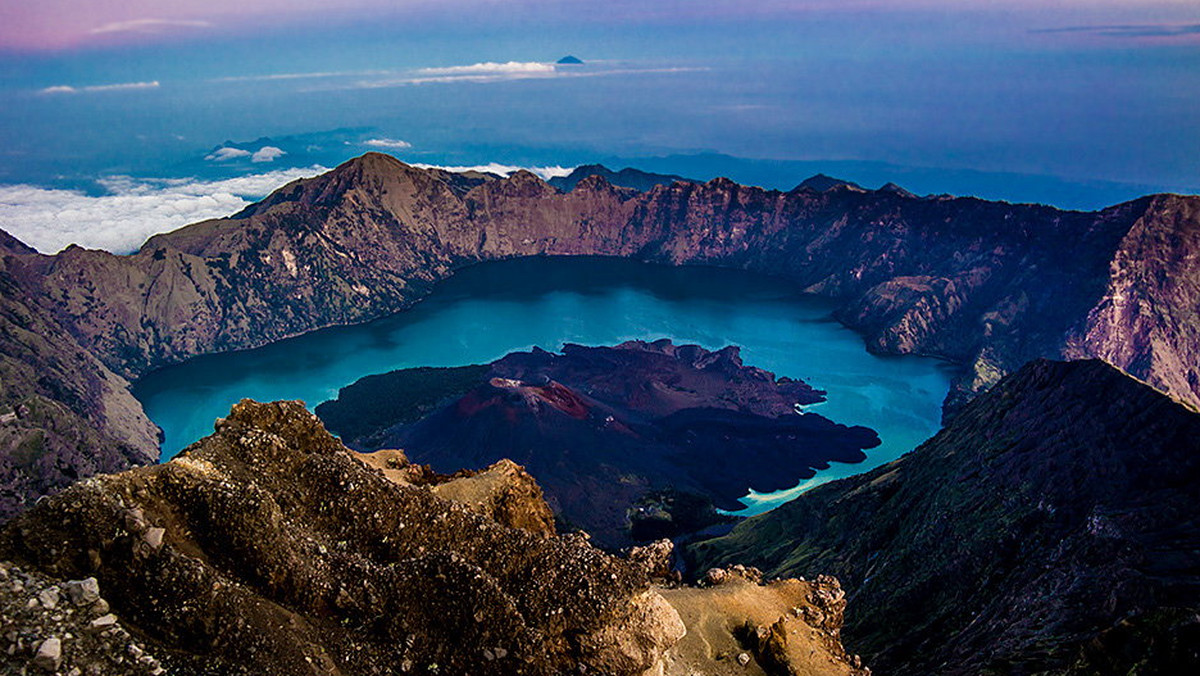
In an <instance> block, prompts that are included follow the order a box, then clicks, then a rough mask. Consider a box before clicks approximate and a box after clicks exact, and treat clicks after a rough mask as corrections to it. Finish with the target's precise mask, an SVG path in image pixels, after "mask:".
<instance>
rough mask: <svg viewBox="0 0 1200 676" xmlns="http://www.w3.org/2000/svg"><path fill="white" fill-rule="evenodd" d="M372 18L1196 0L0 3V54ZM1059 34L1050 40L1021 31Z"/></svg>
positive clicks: (970, 17) (1121, 15)
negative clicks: (267, 26) (266, 26)
mask: <svg viewBox="0 0 1200 676" xmlns="http://www.w3.org/2000/svg"><path fill="white" fill-rule="evenodd" d="M381 13H383V14H386V15H387V16H389V17H395V18H399V19H405V20H409V21H414V22H417V23H418V24H419V22H420V20H421V19H422V18H426V17H436V18H441V19H443V20H444V19H447V18H465V19H464V20H466V21H477V22H483V23H486V22H487V21H489V20H492V19H498V20H502V19H504V18H505V17H510V18H511V17H514V16H516V17H529V18H535V19H537V20H540V21H550V22H556V23H580V24H581V23H616V24H629V23H645V22H652V23H688V22H693V21H717V20H743V19H746V18H752V17H759V18H761V17H764V16H766V17H771V18H774V19H776V20H780V21H792V22H805V21H809V20H812V19H813V18H815V17H820V16H822V15H829V14H839V15H842V16H845V15H847V14H851V15H853V14H860V15H862V17H863V18H864V20H866V21H872V20H882V19H884V18H885V17H888V16H894V15H897V14H902V15H903V14H911V15H922V14H925V15H931V16H936V17H938V18H939V19H945V18H946V17H957V18H958V19H959V20H960V25H961V30H962V32H963V34H964V36H965V37H967V38H968V39H969V38H970V37H972V36H986V35H989V34H991V35H995V34H996V33H997V32H998V31H999V32H1006V30H1005V29H1016V30H1017V31H1019V32H1020V33H1022V34H1024V35H1026V36H1027V37H1026V39H1029V40H1030V41H1031V42H1033V41H1039V40H1040V42H1041V43H1044V42H1045V41H1046V40H1045V37H1046V36H1047V35H1049V36H1052V37H1053V39H1054V40H1055V41H1067V42H1076V43H1077V42H1080V41H1088V40H1091V41H1096V42H1098V43H1101V44H1103V43H1105V42H1108V43H1111V42H1112V41H1113V40H1114V39H1118V40H1120V41H1122V42H1125V43H1136V42H1152V43H1163V42H1190V43H1193V44H1196V43H1200V3H1197V2H1196V0H1057V1H1056V0H1036V1H1035V0H890V1H888V0H757V1H749V2H747V1H745V0H742V1H738V0H657V1H656V2H644V1H642V0H609V1H608V2H604V3H597V2H595V1H594V0H400V1H397V0H253V1H248V0H170V1H164V0H37V1H36V2H35V1H30V0H0V49H3V50H6V51H18V52H20V51H33V52H36V51H46V50H62V49H71V48H79V47H103V46H109V45H121V44H127V43H145V42H155V41H179V40H204V39H205V38H207V37H213V36H221V35H226V34H228V33H231V32H233V33H237V32H244V31H247V30H251V29H253V27H255V26H261V25H262V24H263V23H264V22H270V23H271V24H274V25H297V26H313V25H320V24H321V23H323V22H328V21H354V20H355V19H357V18H361V17H368V16H374V17H378V16H379V15H380V14H381ZM1055 29H1067V30H1063V31H1062V32H1056V33H1037V32H1030V31H1037V30H1055Z"/></svg>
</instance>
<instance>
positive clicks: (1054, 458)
mask: <svg viewBox="0 0 1200 676" xmlns="http://www.w3.org/2000/svg"><path fill="white" fill-rule="evenodd" d="M1197 481H1200V414H1197V413H1195V412H1193V411H1190V410H1188V409H1187V408H1186V407H1184V406H1181V405H1180V404H1178V403H1177V402H1174V401H1172V400H1170V399H1169V398H1167V397H1165V396H1163V395H1161V394H1159V393H1158V392H1155V391H1154V390H1152V389H1151V388H1149V387H1147V386H1145V385H1143V384H1141V383H1138V382H1136V381H1134V380H1133V379H1131V378H1129V377H1128V376H1125V375H1123V374H1121V373H1120V372H1119V371H1117V370H1116V369H1114V368H1112V367H1110V366H1108V365H1106V364H1103V363H1102V362H1099V361H1087V362H1073V363H1056V362H1045V361H1039V362H1034V363H1031V364H1030V365H1028V366H1026V367H1024V368H1023V369H1021V370H1020V371H1019V372H1018V373H1016V374H1014V375H1012V376H1009V377H1008V378H1006V379H1004V380H1003V381H1001V382H1000V384H998V385H997V386H996V387H994V388H993V389H992V390H991V391H989V392H988V393H987V394H984V395H981V396H980V397H978V398H977V399H975V400H974V401H973V402H971V403H970V404H968V405H967V406H966V407H965V408H964V409H963V411H962V412H961V413H960V414H959V415H958V416H956V417H955V418H954V419H953V420H952V421H951V422H950V423H949V424H948V426H947V427H946V428H945V429H944V430H942V431H941V432H939V433H938V434H937V435H936V436H935V437H933V438H932V439H931V440H929V441H928V442H926V443H925V444H923V445H922V446H921V447H920V448H918V449H917V450H916V451H914V452H913V453H910V454H909V455H907V456H905V457H903V458H901V459H900V460H897V461H896V462H893V463H891V464H889V465H886V466H884V467H881V468H879V469H877V470H874V471H872V472H870V473H868V474H866V475H863V476H860V477H854V478H851V479H846V480H843V481H838V482H835V483H832V484H829V485H826V486H822V487H820V488H817V489H814V490H813V491H810V492H808V493H806V494H804V495H802V496H801V497H799V498H798V499H796V500H795V501H793V502H791V503H788V504H786V505H784V506H782V507H779V508H778V509H776V510H774V511H773V512H770V513H768V514H765V515H763V516H761V517H756V518H754V519H751V520H748V521H746V522H745V523H743V524H740V525H739V526H738V527H736V528H735V529H734V530H733V532H732V533H730V534H729V535H728V536H726V537H723V538H717V539H715V540H711V541H708V542H705V543H701V544H698V545H696V546H694V547H692V548H691V550H690V555H691V556H692V557H693V558H694V560H695V561H696V562H697V563H698V564H699V565H700V566H701V567H704V566H708V565H719V564H721V563H722V562H725V561H744V562H746V563H748V564H754V565H757V566H760V567H762V568H763V569H764V570H766V571H767V572H768V573H770V574H777V575H798V574H808V575H812V574H813V573H815V572H828V573H831V574H834V575H837V576H838V577H839V578H840V579H841V580H842V582H843V584H844V585H845V588H846V589H847V592H848V598H849V599H850V604H851V605H850V610H849V612H848V615H847V625H846V632H845V634H846V640H847V642H848V643H849V644H850V645H852V646H854V647H855V648H856V649H857V650H860V651H862V652H863V654H864V655H865V656H866V657H867V659H868V662H869V663H870V664H871V665H872V666H873V667H876V668H877V669H879V670H880V671H881V672H886V673H895V674H928V673H945V674H958V673H962V674H967V673H990V672H993V671H994V672H1001V673H1043V672H1046V673H1067V672H1070V673H1098V670H1099V673H1131V670H1135V667H1137V669H1141V670H1140V671H1138V673H1162V674H1167V673H1190V672H1192V671H1194V670H1195V669H1196V668H1197V667H1200V655H1198V654H1197V653H1196V651H1195V649H1194V648H1195V644H1194V643H1192V644H1191V648H1189V647H1188V645H1189V643H1188V640H1189V639H1188V638H1187V637H1189V636H1192V637H1194V636H1196V635H1198V634H1200V623H1198V622H1197V620H1196V617H1197V610H1198V609H1200V582H1198V580H1197V577H1196V575H1195V572H1196V570H1200V553H1198V551H1197V549H1196V543H1197V542H1200V525H1198V524H1197V522H1196V519H1195V516H1194V515H1195V497H1196V489H1195V487H1196V485H1197Z"/></svg>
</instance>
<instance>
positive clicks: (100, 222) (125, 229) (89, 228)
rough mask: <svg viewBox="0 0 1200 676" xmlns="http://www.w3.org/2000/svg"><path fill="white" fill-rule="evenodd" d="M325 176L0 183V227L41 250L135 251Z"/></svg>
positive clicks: (312, 170)
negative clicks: (95, 193) (77, 186)
mask: <svg viewBox="0 0 1200 676" xmlns="http://www.w3.org/2000/svg"><path fill="white" fill-rule="evenodd" d="M324 171H326V169H325V168H324V167H320V166H313V167H308V168H298V169H283V170H279V171H271V172H266V173H261V174H254V175H251V176H240V177H237V178H231V179H225V180H220V181H199V180H195V179H134V178H130V177H126V176H118V177H110V178H108V179H105V180H104V181H102V182H101V185H102V186H103V187H104V188H105V190H106V191H107V194H104V195H101V196H99V197H92V196H89V195H86V194H84V193H82V192H79V191H76V190H55V189H47V188H40V187H37V186H31V185H0V228H3V229H4V230H7V231H8V232H9V233H11V234H12V235H14V236H16V237H17V238H18V239H20V240H21V241H22V242H25V243H26V244H28V245H30V246H32V247H33V248H35V249H37V250H38V251H41V252H42V253H55V252H57V251H60V250H62V249H64V248H66V247H67V246H68V245H70V244H78V245H80V246H84V247H87V248H93V249H104V250H106V251H111V252H113V253H129V252H131V251H135V250H137V248H138V247H139V246H141V245H142V243H143V242H145V241H146V239H147V238H148V237H150V236H151V235H154V234H157V233H161V232H169V231H171V230H174V229H176V228H179V227H181V226H184V225H187V224H189V223H195V222H197V221H202V220H205V219H209V218H219V217H222V216H228V215H230V214H233V213H236V212H238V211H240V210H242V209H244V208H245V207H246V206H247V205H249V204H250V202H251V201H253V200H257V199H260V198H262V197H264V196H266V195H267V194H269V193H270V192H271V191H272V190H274V189H276V188H278V187H280V186H282V185H284V184H285V183H288V182H289V181H293V180H295V179H298V178H306V177H309V176H315V175H317V174H320V173H322V172H324Z"/></svg>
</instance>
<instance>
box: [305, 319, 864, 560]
mask: <svg viewBox="0 0 1200 676" xmlns="http://www.w3.org/2000/svg"><path fill="white" fill-rule="evenodd" d="M824 399H825V397H824V393H823V392H821V391H819V390H814V389H813V388H812V387H810V386H809V385H808V384H806V383H804V382H802V381H798V380H792V379H789V378H781V379H777V378H776V377H775V375H774V374H772V373H770V372H768V371H764V370H762V369H759V368H755V367H753V366H747V365H745V364H743V363H742V360H741V357H740V355H739V351H738V348H737V347H734V346H729V347H725V348H723V349H721V350H717V351H709V350H706V349H704V348H702V347H700V346H698V345H675V344H673V343H672V342H671V341H670V340H666V339H664V340H659V341H655V342H653V343H647V342H644V341H629V342H626V343H622V344H620V345H616V346H613V347H588V346H583V345H566V346H564V347H563V349H562V353H561V354H556V353H551V352H547V351H545V350H540V349H536V348H535V349H534V350H532V351H530V352H514V353H511V354H509V355H506V356H505V357H503V358H501V359H499V360H497V361H495V362H493V363H491V364H488V365H486V366H465V367H460V368H442V369H430V368H419V369H405V370H401V371H394V372H392V373H387V374H382V375H374V376H368V377H366V378H364V379H362V380H360V381H359V382H357V383H354V384H352V385H349V386H347V387H345V388H342V390H341V392H340V393H339V396H338V398H337V399H336V400H333V401H329V402H325V403H323V404H321V405H320V406H318V407H317V409H316V413H317V415H318V416H319V417H320V418H321V419H322V420H324V421H325V423H326V424H327V425H328V426H329V428H330V429H331V430H332V431H334V432H335V433H337V434H338V435H339V436H340V437H341V438H342V439H343V440H345V441H346V443H347V445H349V446H351V447H352V448H357V449H359V450H375V449H378V448H403V449H405V452H406V453H407V454H408V456H409V457H410V458H412V459H413V460H414V461H416V462H419V463H428V464H430V465H432V466H433V468H434V469H437V470H440V471H443V472H447V473H449V472H453V471H455V470H456V469H457V468H460V467H468V468H482V467H486V466H488V465H490V464H492V463H494V462H497V461H499V460H501V459H504V458H511V459H514V460H516V461H517V462H519V463H520V464H521V465H523V466H524V467H525V468H526V469H528V470H529V472H530V473H532V474H533V476H534V477H536V478H537V481H538V484H540V485H541V486H542V488H543V489H545V491H546V497H547V499H548V501H549V503H550V505H551V507H552V508H553V509H554V511H555V514H556V516H558V517H559V519H560V520H562V521H564V522H565V523H568V524H571V525H572V526H574V527H578V528H582V529H583V530H586V531H587V532H588V533H589V534H591V535H592V537H593V538H594V541H595V542H596V543H597V544H599V545H600V546H602V547H605V548H610V549H615V548H619V547H625V546H629V545H630V544H632V543H633V542H634V541H644V540H651V539H657V538H660V537H678V536H680V535H683V534H686V533H689V532H694V531H697V530H700V529H702V528H705V527H708V526H711V525H713V524H715V523H719V522H722V521H726V520H728V519H727V518H725V517H722V516H720V515H719V514H718V513H717V512H716V510H715V509H714V504H715V506H716V507H719V508H721V509H727V510H736V509H740V508H741V507H742V505H741V504H740V503H739V502H738V498H741V497H742V496H744V495H746V493H747V491H748V490H750V489H753V490H756V491H759V492H762V493H767V492H770V491H775V490H780V489H783V488H789V487H791V486H793V485H795V483H796V482H797V480H799V479H806V478H809V477H811V476H813V474H814V473H815V469H816V468H824V467H828V466H829V463H830V462H831V461H836V462H861V461H862V460H864V459H865V458H866V454H865V453H864V452H863V449H866V448H872V447H874V446H876V445H878V444H879V438H878V436H877V435H876V434H875V432H873V431H872V430H870V429H867V428H865V427H847V426H845V425H839V424H836V423H833V422H832V421H830V420H828V419H827V418H824V417H822V416H820V415H817V414H814V413H805V414H798V413H797V411H796V406H797V404H812V403H816V402H821V401H824ZM668 499H669V500H670V505H669V506H665V507H664V504H665V503H666V501H667V500H668Z"/></svg>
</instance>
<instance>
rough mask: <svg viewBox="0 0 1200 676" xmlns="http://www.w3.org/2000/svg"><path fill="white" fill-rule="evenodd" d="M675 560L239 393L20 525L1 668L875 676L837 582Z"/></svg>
mask: <svg viewBox="0 0 1200 676" xmlns="http://www.w3.org/2000/svg"><path fill="white" fill-rule="evenodd" d="M669 556H670V546H669V543H662V544H660V545H658V546H657V547H655V548H650V549H648V550H641V551H639V552H637V553H635V554H634V555H633V556H632V557H631V559H630V560H625V559H621V558H616V557H613V556H609V555H607V554H604V553H603V552H601V551H600V550H598V549H596V548H594V547H593V546H591V544H589V543H588V542H587V539H586V537H584V536H580V535H571V536H564V537H558V536H555V535H553V533H552V531H551V524H550V520H549V511H548V509H547V507H546V505H545V503H544V502H543V501H542V500H541V497H540V490H539V489H538V488H537V486H536V484H534V483H533V482H532V480H530V478H529V476H528V475H527V474H525V473H524V471H523V470H521V469H520V468H519V467H517V466H515V465H513V464H512V463H499V464H497V465H496V466H494V467H492V468H489V469H488V470H486V471H484V472H478V473H465V474H462V475H459V476H455V477H446V476H442V475H438V474H436V473H434V472H432V470H430V469H428V468H427V467H421V466H417V465H413V464H412V463H410V462H408V461H407V459H405V458H404V456H403V454H402V453H399V452H396V451H391V452H388V451H384V452H381V453H375V454H369V455H359V454H356V453H353V452H351V451H349V450H347V449H346V448H345V447H343V446H342V445H341V444H339V443H338V442H337V441H336V440H335V439H334V438H333V437H331V436H330V435H329V434H328V433H327V432H326V431H325V430H324V428H323V427H322V426H321V424H320V422H319V421H318V420H317V419H316V418H315V417H314V416H313V415H312V414H311V413H308V412H307V411H306V410H305V409H304V408H303V406H301V405H300V404H299V403H294V402H292V403H289V402H283V403H275V404H257V403H254V402H250V401H244V402H243V403H241V404H239V405H237V406H236V407H235V408H234V410H233V411H232V412H231V414H230V415H229V417H228V418H225V419H223V420H221V421H219V422H218V423H217V431H216V433H215V434H213V435H212V436H210V437H207V438H205V439H203V440H201V441H200V442H198V443H196V444H194V445H193V446H192V447H190V448H189V449H187V450H186V451H185V452H184V453H182V454H181V455H180V456H178V457H177V458H175V459H174V460H172V461H171V462H168V463H165V464H163V465H158V466H153V467H146V468H141V469H135V470H130V471H127V472H124V473H121V474H113V475H104V476H98V477H94V478H91V479H87V480H84V481H82V482H79V483H78V484H76V485H74V486H72V487H71V488H69V489H67V490H65V491H63V492H62V493H61V494H59V495H57V496H55V497H53V498H50V499H47V500H44V501H42V502H41V503H39V504H38V505H37V506H35V507H34V508H32V509H30V510H29V511H28V512H26V513H24V514H23V515H21V516H19V517H17V518H16V519H14V520H13V521H12V522H10V523H9V524H8V526H7V527H6V528H5V529H4V531H3V533H2V534H0V557H2V558H4V559H8V560H11V561H15V562H16V563H17V565H18V566H19V567H20V568H19V570H18V568H16V567H14V566H12V565H9V564H6V565H4V566H3V567H2V570H4V571H7V575H8V576H9V578H10V579H9V580H8V581H6V582H4V584H5V585H8V586H7V587H4V586H3V585H0V589H2V590H3V593H0V601H2V602H4V603H5V604H6V605H5V606H4V610H3V616H2V619H3V621H4V627H3V628H2V630H3V631H5V632H9V633H8V634H5V635H4V636H6V637H8V640H9V646H10V648H9V651H8V653H7V655H0V664H3V665H4V669H5V670H6V672H11V673H17V672H19V671H21V670H22V669H24V670H25V673H42V672H44V673H55V672H56V671H57V672H58V673H106V674H108V673H116V674H125V673H155V670H157V669H159V668H162V669H166V670H167V671H169V672H170V673H172V674H183V675H187V674H222V675H226V674H234V675H236V674H281V675H292V674H297V675H299V674H314V675H315V674H321V675H329V676H334V675H340V676H349V675H352V674H380V673H413V674H482V673H488V674H546V675H551V674H566V673H601V674H613V675H614V676H615V675H619V674H630V675H633V674H664V673H665V674H678V675H680V676H684V675H687V676H690V674H692V673H695V672H696V671H697V670H699V671H700V672H701V673H751V674H755V673H762V674H768V673H769V674H791V673H806V674H807V673H813V674H844V675H852V674H862V673H865V672H863V670H862V669H861V668H860V667H859V665H860V664H861V663H860V662H859V661H858V660H857V658H855V657H853V656H851V655H848V654H847V653H846V652H845V651H844V650H843V649H842V647H841V644H840V641H839V640H838V632H839V630H840V627H841V614H842V609H843V608H844V605H845V600H844V599H843V597H842V594H841V591H840V588H839V587H838V585H837V582H836V581H835V580H832V579H826V578H822V579H820V580H817V581H815V582H802V581H796V580H791V581H779V582H773V583H770V584H767V585H763V584H761V583H760V581H759V580H758V578H757V576H756V575H755V573H754V571H750V570H747V569H744V568H741V567H737V568H735V569H733V570H732V571H728V572H727V571H724V570H717V571H713V572H712V573H711V574H710V576H709V577H710V580H709V583H710V585H709V587H708V588H706V589H688V588H673V589H665V588H662V587H658V586H655V585H654V584H652V577H655V578H658V579H659V580H660V582H659V584H667V585H668V586H673V585H670V584H668V582H667V581H668V580H669V579H671V578H672V577H673V576H672V575H671V574H670V572H669V570H668V569H667V562H668V561H669ZM22 571H23V572H22ZM72 580H74V581H75V582H72ZM81 585H86V589H85V590H84V591H81V592H80V593H79V594H76V591H75V590H76V589H77V588H78V587H80V586H81ZM50 590H54V591H55V593H54V594H52V593H51V591H50ZM100 590H103V599H104V600H103V601H101V600H100V598H99V591H100ZM53 595H57V597H58V598H56V599H54V600H53V601H51V600H50V598H49V597H50V596H53ZM76 596H79V599H78V600H77V599H76ZM709 596H711V597H712V598H713V599H714V600H713V601H712V602H710V601H709V600H708V597H709ZM674 597H677V598H678V600H677V601H672V600H671V599H672V598H674ZM716 599H722V600H721V601H719V602H718V601H717V600H716ZM99 604H103V606H105V607H98V605H99ZM697 612H699V613H700V615H696V613H697ZM109 613H111V615H110V614H109ZM47 615H49V619H47ZM117 618H119V626H118V624H117ZM688 622H691V623H692V624H690V625H689V624H688ZM689 635H690V636H693V637H708V638H707V639H706V640H703V641H696V640H695V639H694V638H693V639H692V640H688V639H686V638H685V637H687V636H689ZM148 655H153V657H147V656H148ZM793 658H794V659H795V660H796V661H795V664H796V665H801V664H802V665H805V666H803V668H802V669H800V668H799V667H797V669H791V667H790V666H789V665H791V664H792V663H793V662H792V660H793ZM113 664H116V665H117V666H115V667H112V668H111V669H110V665H113ZM96 665H99V666H98V667H97V666H96ZM96 669H99V670H100V671H99V672H97V671H96ZM139 669H142V671H138V670H139ZM789 669H791V670H790V671H789ZM71 670H80V671H74V672H72V671H71ZM88 670H90V671H88Z"/></svg>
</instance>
